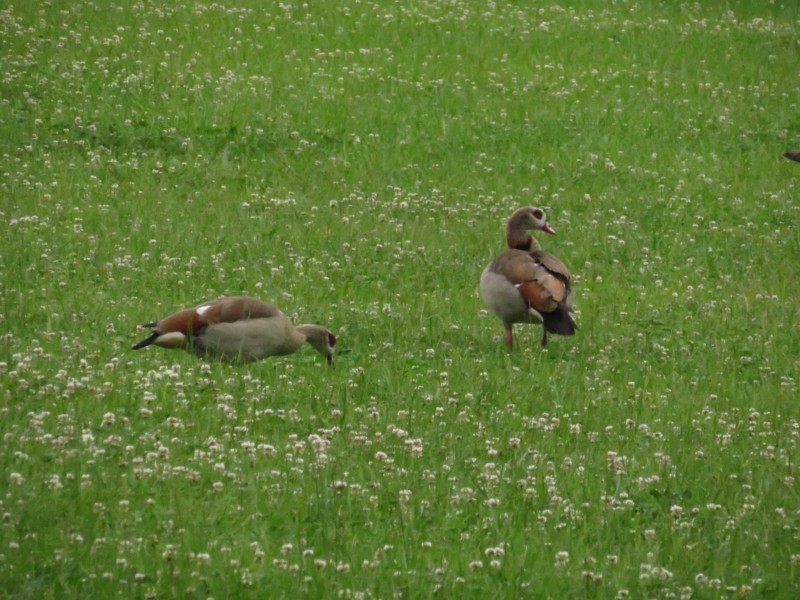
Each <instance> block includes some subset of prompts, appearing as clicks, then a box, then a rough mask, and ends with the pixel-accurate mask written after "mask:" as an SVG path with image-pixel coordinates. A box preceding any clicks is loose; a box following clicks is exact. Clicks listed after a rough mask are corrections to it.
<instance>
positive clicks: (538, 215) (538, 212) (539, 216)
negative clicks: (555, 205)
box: [533, 208, 544, 219]
mask: <svg viewBox="0 0 800 600" xmlns="http://www.w3.org/2000/svg"><path fill="white" fill-rule="evenodd" d="M533 217H534V219H544V211H543V210H542V209H540V208H535V209H534V210H533Z"/></svg>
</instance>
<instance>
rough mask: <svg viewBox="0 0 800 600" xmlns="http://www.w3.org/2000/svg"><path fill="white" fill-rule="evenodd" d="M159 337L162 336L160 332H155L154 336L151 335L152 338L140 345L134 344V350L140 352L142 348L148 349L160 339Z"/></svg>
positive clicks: (146, 339) (144, 340)
mask: <svg viewBox="0 0 800 600" xmlns="http://www.w3.org/2000/svg"><path fill="white" fill-rule="evenodd" d="M145 327H146V326H145ZM159 335H160V334H159V333H158V332H156V331H154V332H153V333H152V334H150V337H148V338H145V339H143V340H142V341H141V342H139V343H138V344H134V345H133V349H134V350H140V349H141V348H146V347H147V346H149V345H150V344H152V343H153V342H155V341H156V340H157V339H158V336H159Z"/></svg>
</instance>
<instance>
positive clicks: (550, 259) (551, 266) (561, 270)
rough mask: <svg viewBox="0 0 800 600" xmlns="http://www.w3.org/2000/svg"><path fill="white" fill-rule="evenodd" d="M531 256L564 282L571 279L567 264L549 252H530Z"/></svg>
mask: <svg viewBox="0 0 800 600" xmlns="http://www.w3.org/2000/svg"><path fill="white" fill-rule="evenodd" d="M531 258H532V259H533V260H535V261H536V262H537V263H539V264H540V265H542V266H543V267H544V268H545V269H547V270H548V271H550V272H551V273H552V274H553V275H556V276H557V277H559V278H561V279H563V280H564V281H565V282H568V281H569V280H570V279H571V277H570V274H569V269H567V265H565V264H564V263H563V262H561V260H560V259H558V258H556V257H555V256H553V255H552V254H550V253H549V252H543V251H538V252H531Z"/></svg>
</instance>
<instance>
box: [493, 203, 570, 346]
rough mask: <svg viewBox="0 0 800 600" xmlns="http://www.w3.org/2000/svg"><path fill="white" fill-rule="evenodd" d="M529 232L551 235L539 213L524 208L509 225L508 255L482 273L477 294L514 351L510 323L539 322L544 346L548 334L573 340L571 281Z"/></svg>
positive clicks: (564, 267) (564, 268) (544, 219)
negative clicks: (501, 325)
mask: <svg viewBox="0 0 800 600" xmlns="http://www.w3.org/2000/svg"><path fill="white" fill-rule="evenodd" d="M529 230H538V231H544V232H545V233H549V234H550V235H555V234H556V232H555V231H554V230H553V228H552V227H550V225H548V224H547V217H546V216H545V213H544V211H543V210H542V209H541V208H534V207H532V206H526V207H524V208H520V209H519V210H517V211H515V212H514V214H513V215H511V218H509V220H508V229H507V240H508V247H509V250H506V251H505V252H503V253H502V254H500V255H499V256H497V257H496V258H495V259H494V260H493V261H492V263H491V264H490V265H489V266H488V267H486V269H485V270H484V271H483V274H481V295H482V296H483V301H484V302H485V303H486V306H488V307H489V308H490V309H491V310H492V311H493V312H494V314H496V315H497V317H498V318H499V319H500V320H501V321H502V322H503V326H504V327H505V330H506V345H507V346H508V348H509V349H511V348H512V347H513V346H514V332H513V325H514V323H541V324H542V325H543V326H544V335H543V336H542V346H543V347H544V346H547V334H548V333H556V334H560V335H573V334H574V333H575V329H576V325H575V321H573V320H572V316H571V315H570V313H571V312H572V280H571V277H570V274H569V270H568V269H567V267H566V266H565V265H564V263H563V262H561V261H560V260H559V259H557V258H556V257H555V256H553V255H552V254H550V253H548V252H544V251H542V247H541V246H540V245H539V242H537V241H536V239H534V238H533V236H531V235H530V234H529V233H528V231H529Z"/></svg>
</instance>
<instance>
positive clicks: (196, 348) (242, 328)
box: [133, 296, 336, 366]
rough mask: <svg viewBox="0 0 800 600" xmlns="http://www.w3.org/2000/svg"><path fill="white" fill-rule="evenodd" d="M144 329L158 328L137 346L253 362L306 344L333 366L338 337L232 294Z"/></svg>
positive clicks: (258, 301)
mask: <svg viewBox="0 0 800 600" xmlns="http://www.w3.org/2000/svg"><path fill="white" fill-rule="evenodd" d="M142 327H149V328H150V329H152V330H153V333H152V335H150V337H148V338H146V339H144V340H142V341H141V342H139V343H138V344H136V345H134V346H133V349H134V350H138V349H140V348H144V347H146V346H150V345H151V344H155V345H156V346H161V347H162V348H182V349H184V350H188V351H190V352H194V353H195V354H197V355H198V356H201V357H204V358H216V359H220V360H225V361H233V362H250V361H254V360H260V359H262V358H266V357H268V356H280V355H284V354H291V353H293V352H296V351H297V350H298V349H299V348H300V347H301V346H302V345H303V342H308V343H309V344H310V345H311V347H312V348H314V349H315V350H316V351H317V352H319V353H320V354H322V355H323V356H324V357H325V359H326V360H327V361H328V364H329V365H331V366H333V349H334V346H336V336H334V335H333V334H332V333H331V332H330V331H328V330H327V329H325V328H324V327H321V326H319V325H300V326H298V327H294V326H293V325H292V323H291V322H290V321H289V319H288V318H286V315H284V314H283V313H282V312H281V311H280V310H278V308H277V307H276V306H274V305H272V304H267V303H266V302H262V301H261V300H256V299H255V298H249V297H247V296H227V297H222V298H218V299H217V300H212V301H211V302H206V303H204V304H201V305H200V306H198V307H197V308H187V309H185V310H181V311H179V312H176V313H175V314H173V315H170V316H168V317H166V318H164V319H161V320H160V321H156V322H154V323H147V324H146V325H142Z"/></svg>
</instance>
